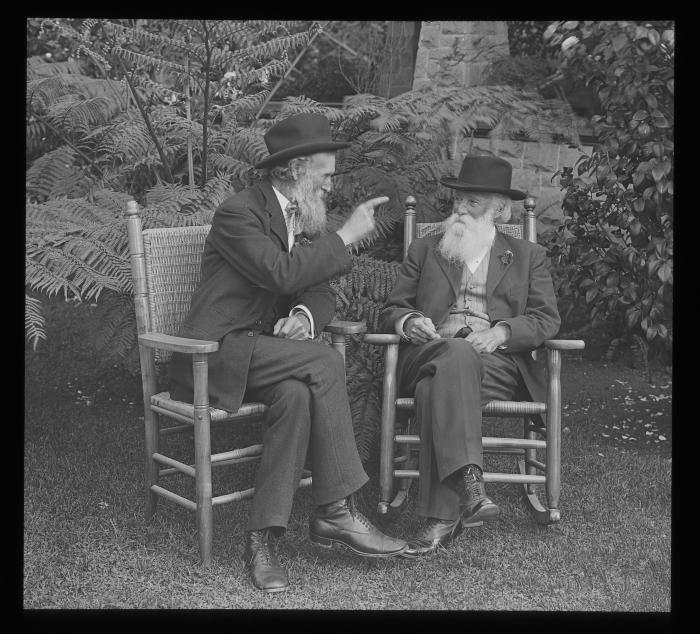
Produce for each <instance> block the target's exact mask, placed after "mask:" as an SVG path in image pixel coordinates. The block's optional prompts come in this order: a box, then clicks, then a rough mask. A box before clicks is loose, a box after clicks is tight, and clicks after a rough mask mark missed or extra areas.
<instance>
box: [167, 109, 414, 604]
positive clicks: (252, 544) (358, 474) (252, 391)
mask: <svg viewBox="0 0 700 634" xmlns="http://www.w3.org/2000/svg"><path fill="white" fill-rule="evenodd" d="M265 143H266V145H267V148H268V151H269V156H267V157H266V158H265V159H263V160H261V161H260V162H259V163H257V165H256V166H255V167H256V168H257V169H259V170H260V172H261V176H262V178H261V179H260V180H259V181H257V182H256V183H254V184H253V185H251V186H250V187H248V188H246V189H243V190H241V191H240V192H238V193H236V194H235V195H233V196H231V197H229V198H227V199H226V200H225V201H224V202H223V203H221V205H220V206H219V207H218V208H217V210H216V212H215V213H214V218H213V220H212V227H211V230H210V232H209V234H208V236H207V240H206V243H205V245H204V252H203V254H202V277H201V281H200V283H199V286H198V287H197V289H196V290H195V292H194V294H193V296H192V303H191V306H190V310H189V313H188V315H187V318H186V319H185V321H184V323H183V325H182V327H181V329H180V333H179V334H180V336H183V337H191V338H194V339H210V340H214V341H219V342H220V347H219V350H218V351H217V352H214V353H212V354H211V355H210V358H209V399H210V403H211V405H213V406H214V407H218V408H221V409H225V410H228V411H232V412H235V411H236V410H237V409H238V408H239V407H240V406H241V403H242V401H243V398H244V397H245V399H246V400H247V401H257V402H262V403H265V404H266V405H267V406H268V410H267V413H266V417H265V428H264V436H263V443H262V444H263V449H262V456H261V459H260V465H259V467H258V472H257V476H256V481H255V494H254V496H253V500H252V505H251V509H250V515H249V518H248V524H247V527H246V534H245V549H244V552H243V553H242V554H243V559H244V561H245V566H246V568H247V569H248V573H249V575H250V579H251V581H252V583H253V585H254V586H255V587H256V588H259V589H260V590H263V591H264V592H281V591H284V590H286V589H287V588H288V587H289V580H288V578H287V573H286V571H285V570H284V568H283V567H282V565H281V564H280V562H279V560H278V558H277V554H276V541H277V539H278V538H279V537H281V536H282V535H283V534H284V532H285V530H286V527H287V523H288V521H289V517H290V513H291V509H292V501H293V496H294V492H295V490H296V489H297V487H298V485H299V480H300V478H301V474H302V470H303V467H304V464H305V460H306V458H307V453H308V460H309V463H310V466H311V472H312V475H313V482H312V485H311V495H312V498H313V502H314V504H315V507H316V508H315V512H314V517H313V518H312V519H311V521H310V523H309V538H310V540H311V541H312V542H313V543H315V544H318V545H320V546H323V547H326V548H331V547H332V546H333V545H339V546H341V547H344V548H347V549H349V550H350V551H352V552H354V553H355V554H358V555H361V556H364V557H393V556H395V555H398V554H400V553H401V552H402V551H403V550H404V549H405V548H406V542H405V541H404V540H399V539H394V538H392V537H389V536H387V535H385V534H383V533H382V532H381V531H379V530H378V529H377V528H376V527H375V526H373V525H372V524H371V522H370V521H369V520H368V519H367V518H366V517H364V516H363V515H362V514H361V513H360V512H359V511H358V509H357V508H356V506H355V504H354V502H353V494H354V492H355V491H357V490H358V489H359V488H360V487H361V486H362V485H364V484H365V482H367V480H368V479H369V478H368V476H367V474H366V473H365V471H364V468H363V466H362V462H361V461H360V456H359V454H358V451H357V445H356V444H355V437H354V433H353V427H352V418H351V414H350V406H349V403H348V395H347V390H346V384H345V366H344V363H343V359H342V356H341V355H340V354H339V353H338V352H337V351H336V350H335V349H333V348H332V347H330V346H326V345H322V344H321V343H320V342H316V341H313V339H314V338H316V337H317V336H318V334H319V333H320V332H321V331H322V330H323V328H324V327H325V326H326V325H327V324H328V323H329V322H330V321H331V319H332V317H333V314H334V312H335V294H334V293H333V290H332V289H331V287H330V285H329V283H328V280H329V278H331V277H333V276H335V275H339V274H340V273H343V272H346V271H348V270H349V269H350V267H351V265H352V258H351V257H350V254H349V252H348V249H347V247H348V245H350V244H351V243H355V242H358V241H359V240H361V239H362V238H363V237H365V236H366V235H368V234H369V233H370V232H371V231H372V230H373V228H374V208H375V207H376V206H377V205H380V204H382V203H384V202H387V201H388V198H387V197H386V196H379V197H377V198H372V199H371V200H368V201H367V202H364V203H362V204H361V205H358V207H357V208H356V209H355V210H354V211H353V212H352V214H351V215H350V217H349V218H348V220H347V221H346V223H345V224H344V225H343V226H342V227H341V228H340V229H338V230H337V231H334V232H328V231H326V230H325V225H326V204H325V198H326V196H327V194H328V193H329V192H330V191H331V183H332V181H331V178H332V176H333V174H334V172H335V152H336V151H338V150H339V149H341V148H344V147H347V146H348V145H350V144H349V143H338V142H335V141H333V140H332V139H331V131H330V124H329V122H328V120H327V119H326V118H325V117H324V116H323V115H320V114H313V113H301V114H295V115H292V116H289V117H287V118H285V119H283V120H281V121H279V122H277V123H275V125H273V126H272V128H270V130H269V131H268V132H267V133H266V134H265ZM170 365H171V385H170V388H171V395H172V397H173V398H175V399H177V400H183V401H187V402H192V401H191V399H192V364H191V362H190V360H189V359H188V358H187V357H185V356H184V355H177V354H175V355H173V361H172V362H171V364H170Z"/></svg>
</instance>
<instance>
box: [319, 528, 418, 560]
mask: <svg viewBox="0 0 700 634" xmlns="http://www.w3.org/2000/svg"><path fill="white" fill-rule="evenodd" d="M309 540H310V541H311V543H312V544H314V545H315V546H320V547H321V548H325V549H326V550H331V549H332V548H333V546H341V547H343V548H345V549H346V550H349V551H351V552H353V553H355V554H356V555H360V557H372V558H374V559H388V558H390V557H397V556H398V555H400V554H401V553H403V552H404V550H406V548H407V547H406V546H405V547H404V548H402V549H401V550H396V551H394V552H391V553H365V552H362V551H361V550H357V549H355V548H353V547H352V546H350V544H346V543H345V542H343V541H340V540H339V539H331V538H330V537H321V536H320V535H315V534H314V533H309Z"/></svg>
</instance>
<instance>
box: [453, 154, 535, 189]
mask: <svg viewBox="0 0 700 634" xmlns="http://www.w3.org/2000/svg"><path fill="white" fill-rule="evenodd" d="M512 173H513V168H512V167H511V165H510V163H509V162H508V161H506V160H505V159H502V158H498V157H497V156H466V157H465V158H464V162H463V163H462V169H461V170H460V171H459V176H457V178H447V177H445V178H441V179H440V182H441V183H442V184H443V185H445V187H451V188H452V189H461V190H463V191H469V192H488V193H493V194H503V195H505V196H508V197H509V198H510V199H511V200H523V198H525V197H526V196H527V194H526V193H525V192H521V191H519V190H517V189H511V188H510V179H511V175H512Z"/></svg>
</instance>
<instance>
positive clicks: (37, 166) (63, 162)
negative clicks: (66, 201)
mask: <svg viewBox="0 0 700 634" xmlns="http://www.w3.org/2000/svg"><path fill="white" fill-rule="evenodd" d="M77 156H78V155H77V153H76V152H75V150H74V149H73V148H71V147H69V146H67V145H62V146H60V147H58V148H56V149H55V150H52V151H50V152H47V153H46V154H44V155H43V156H40V157H39V158H37V159H36V160H35V161H34V162H33V163H32V165H31V167H30V168H29V169H28V170H27V172H26V181H25V183H26V193H27V196H28V197H29V198H30V199H31V200H45V199H46V198H49V197H57V196H71V195H72V196H82V195H83V194H84V193H85V192H86V191H87V190H88V189H89V187H90V182H91V181H90V178H89V177H88V176H87V175H86V174H85V172H84V171H83V170H82V169H80V168H79V167H78V166H76V165H75V161H76V158H77Z"/></svg>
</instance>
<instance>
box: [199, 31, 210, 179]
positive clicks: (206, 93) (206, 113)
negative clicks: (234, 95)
mask: <svg viewBox="0 0 700 634" xmlns="http://www.w3.org/2000/svg"><path fill="white" fill-rule="evenodd" d="M202 27H203V29H204V49H205V50H206V52H207V58H206V64H205V66H204V118H203V120H202V185H201V187H202V189H204V186H205V185H206V184H207V141H208V139H207V133H208V123H209V75H210V73H211V48H210V47H209V29H208V28H207V21H206V20H202Z"/></svg>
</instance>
